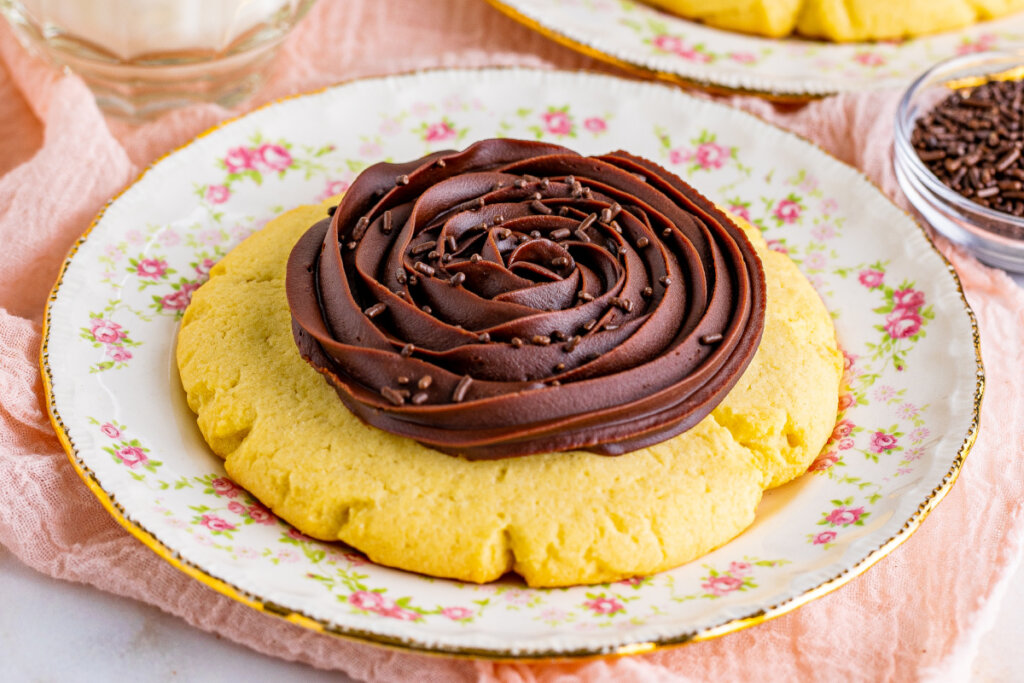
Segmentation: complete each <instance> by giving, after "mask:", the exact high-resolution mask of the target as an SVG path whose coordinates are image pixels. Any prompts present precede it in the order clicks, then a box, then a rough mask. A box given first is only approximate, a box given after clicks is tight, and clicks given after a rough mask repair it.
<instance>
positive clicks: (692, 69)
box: [488, 0, 1024, 99]
mask: <svg viewBox="0 0 1024 683" xmlns="http://www.w3.org/2000/svg"><path fill="white" fill-rule="evenodd" d="M488 1H489V2H490V3H491V4H492V5H494V6H496V7H498V8H499V9H500V10H502V11H503V12H505V13H506V14H508V15H509V16H511V17H512V18H514V19H516V20H518V21H520V22H522V23H524V24H526V25H527V26H529V27H531V28H533V29H536V30H538V31H540V32H541V33H543V34H545V35H546V36H548V37H549V38H552V39H554V40H557V41H558V42H560V43H563V44H566V45H568V46H569V47H572V48H573V49H576V50H578V51H580V52H584V53H586V54H588V55H590V56H591V57H595V58H597V59H603V60H605V61H610V62H613V63H615V64H618V65H619V66H623V67H626V68H627V69H630V68H631V69H634V70H640V71H641V72H642V73H643V74H644V75H647V76H649V77H654V78H660V79H662V80H669V81H673V82H677V83H684V84H688V85H696V86H698V87H704V88H709V89H712V90H715V89H717V90H727V91H749V92H754V93H760V94H764V95H768V96H775V97H779V98H783V99H791V98H794V99H805V98H809V97H819V96H822V95H831V94H834V93H839V92H856V91H862V90H874V89H880V88H893V87H899V86H906V85H907V83H909V82H910V81H911V80H912V79H913V78H915V77H917V76H918V75H920V74H921V72H923V71H924V70H925V69H927V68H928V67H930V66H932V65H933V64H935V63H936V62H939V61H941V60H943V59H946V58H948V57H952V56H954V55H957V54H966V53H969V52H981V51H984V50H995V49H1001V48H1006V47H1008V46H1012V45H1014V44H1016V45H1017V46H1019V44H1020V43H1021V42H1022V41H1024V12H1021V13H1018V14H1016V15H1012V16H1009V17H1006V18H1003V19H999V20H996V21H990V22H984V23H981V24H977V25H975V26H970V27H967V28H964V29H962V30H959V31H951V32H947V33H940V34H936V35H932V36H926V37H923V38H915V39H912V40H905V41H899V42H894V41H890V42H877V43H846V44H837V43H826V42H821V41H813V40H806V39H801V38H784V39H773V38H764V37H759V36H752V35H746V34H743V33H736V32H733V31H723V30H721V29H716V28H711V27H710V26H705V25H704V24H700V23H698V22H693V21H687V20H686V19H681V18H679V17H677V16H675V15H672V14H668V13H667V12H663V11H661V10H657V9H655V8H653V7H649V6H647V5H644V4H643V3H640V2H633V1H632V0H488Z"/></svg>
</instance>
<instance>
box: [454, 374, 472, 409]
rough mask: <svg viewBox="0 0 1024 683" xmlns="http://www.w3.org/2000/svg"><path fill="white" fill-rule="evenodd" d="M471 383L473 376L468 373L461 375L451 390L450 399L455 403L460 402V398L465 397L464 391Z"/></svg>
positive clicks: (467, 389)
mask: <svg viewBox="0 0 1024 683" xmlns="http://www.w3.org/2000/svg"><path fill="white" fill-rule="evenodd" d="M472 383H473V378H472V377H470V376H469V375H463V376H462V379H460V380H459V383H458V384H456V385H455V391H453V392H452V401H454V402H455V403H462V400H463V399H464V398H466V392H467V391H469V385H470V384H472Z"/></svg>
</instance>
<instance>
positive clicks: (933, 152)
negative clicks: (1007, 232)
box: [911, 81, 1024, 216]
mask: <svg viewBox="0 0 1024 683" xmlns="http://www.w3.org/2000/svg"><path fill="white" fill-rule="evenodd" d="M1022 123H1024V82H1022V81H990V82H987V83H983V84H982V85H979V86H977V87H973V88H964V89H961V90H957V91H955V92H953V94H951V95H950V96H949V97H947V98H946V99H945V100H943V101H942V102H940V103H939V104H938V105H937V106H936V107H935V108H934V109H932V110H931V111H930V112H928V113H927V114H926V115H924V116H923V117H921V118H920V119H918V120H917V125H916V126H915V128H914V132H913V134H912V135H911V143H912V144H913V145H914V148H915V149H916V150H917V156H918V157H919V158H920V159H921V161H923V162H925V164H927V166H928V168H929V170H931V172H932V173H934V174H935V176H936V177H937V178H938V179H939V180H941V181H942V183H943V184H944V185H946V187H949V188H950V189H952V190H955V191H956V192H958V193H960V194H961V195H962V196H964V197H967V198H968V199H972V200H973V201H975V202H976V203H978V204H981V205H982V206H985V207H989V208H993V209H996V210H997V211H1003V212H1005V213H1009V214H1013V215H1014V216H1024V158H1022V157H1021V149H1022V148H1024V129H1022Z"/></svg>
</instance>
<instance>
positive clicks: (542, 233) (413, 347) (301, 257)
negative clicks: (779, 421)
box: [287, 139, 765, 459]
mask: <svg viewBox="0 0 1024 683" xmlns="http://www.w3.org/2000/svg"><path fill="white" fill-rule="evenodd" d="M287 291H288V301H289V305H290V307H291V313H292V320H293V325H292V327H293V331H294V335H295V340H296V343H297V345H298V348H299V351H300V353H301V354H302V356H303V358H305V359H306V360H307V361H308V362H309V363H311V364H312V365H313V367H315V368H316V369H317V370H318V371H320V372H321V373H322V374H323V375H324V376H325V377H326V378H327V379H328V380H329V381H330V382H331V384H333V385H334V387H335V388H336V389H337V392H338V395H339V396H340V397H341V400H342V401H343V402H344V403H345V405H346V406H347V407H348V408H349V410H351V411H352V412H353V413H355V414H356V415H357V416H358V417H359V418H361V419H362V420H364V421H365V422H367V423H369V424H371V425H373V426H375V427H378V428H380V429H384V430H386V431H389V432H392V433H394V434H399V435H402V436H406V437H410V438H413V439H416V440H417V441H419V442H421V443H423V444H425V445H427V446H430V447H432V448H435V449H437V450H440V451H443V452H445V453H450V454H453V455H461V456H464V457H466V458H470V459H485V458H499V457H510V456H521V455H529V454H534V453H544V452H550V451H564V450H570V449H586V450H590V451H593V452H595V453H601V454H605V455H618V454H622V453H626V452H628V451H632V450H635V449H637V448H641V447H644V446H648V445H651V444H654V443H658V442H660V441H664V440H666V439H668V438H670V437H672V436H675V435H677V434H679V433H681V432H683V431H685V430H687V429H689V428H690V427H692V426H693V425H695V424H696V423H697V422H698V421H700V420H701V419H702V418H703V417H704V416H706V415H707V414H708V413H709V412H711V410H712V409H713V408H714V407H715V406H716V405H717V404H718V403H719V402H720V401H721V400H722V399H723V398H724V397H725V395H726V394H727V393H728V391H729V390H730V389H731V388H732V386H733V385H734V384H735V383H736V381H737V379H738V378H739V376H740V374H741V373H742V372H743V370H744V369H745V368H746V367H747V365H748V364H749V362H750V360H751V358H752V357H753V355H754V352H755V350H756V349H757V345H758V343H759V341H760V338H761V333H762V331H763V328H764V316H765V284H764V273H763V271H762V268H761V263H760V260H759V259H758V257H757V255H756V254H755V252H754V249H753V247H752V246H751V244H750V242H749V241H748V240H747V239H746V237H745V236H744V234H743V232H742V231H741V230H740V228H738V227H737V226H736V225H735V224H734V223H732V222H731V221H730V220H729V219H728V217H726V216H725V215H724V214H723V213H722V212H721V211H719V210H718V209H717V208H716V207H715V206H714V205H713V204H712V203H711V202H710V201H708V200H707V199H705V198H704V197H703V196H702V195H700V194H699V193H698V192H697V191H696V190H694V189H693V188H692V187H690V186H689V185H687V184H686V183H684V182H683V181H682V180H680V179H679V178H678V177H676V176H675V175H673V174H672V173H670V172H668V171H666V170H665V169H663V168H661V167H660V166H657V165H656V164H654V163H652V162H650V161H647V160H645V159H642V158H639V157H636V156H633V155H630V154H627V153H625V152H613V153H611V154H606V155H604V156H595V157H585V156H581V155H579V154H576V153H575V152H572V151H571V150H568V149H565V148H563V147H559V146H556V145H550V144H544V143H538V142H527V141H521V140H507V139H506V140H484V141H481V142H478V143H476V144H474V145H472V146H471V147H469V148H467V149H466V150H464V151H462V152H454V151H445V152H438V153H435V154H431V155H429V156H426V157H424V158H422V159H419V160H416V161H412V162H409V163H405V164H390V163H380V164H376V165H374V166H371V167H369V168H368V169H366V170H365V171H364V172H363V173H362V174H360V175H359V177H358V178H356V180H355V182H354V183H353V184H352V186H351V188H349V190H348V192H347V193H346V194H345V196H344V198H343V199H342V201H341V203H340V204H339V205H338V207H337V210H336V211H335V212H334V214H333V216H332V217H331V218H328V219H325V220H323V221H320V222H319V223H317V224H316V225H314V226H313V227H312V228H310V230H309V231H308V232H307V233H306V234H305V235H303V237H302V238H301V239H300V240H299V242H298V243H297V244H296V246H295V247H294V249H293V251H292V253H291V257H290V259H289V262H288V275H287Z"/></svg>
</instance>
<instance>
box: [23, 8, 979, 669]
mask: <svg viewBox="0 0 1024 683" xmlns="http://www.w3.org/2000/svg"><path fill="white" fill-rule="evenodd" d="M488 2H496V0H488ZM511 70H530V69H524V68H523V67H477V68H463V69H450V68H444V67H440V68H434V69H421V70H414V71H407V72H402V73H398V74H389V75H384V76H372V77H365V78H353V79H348V80H344V81H340V82H337V83H333V84H331V85H327V86H324V87H322V88H317V89H315V90H311V91H308V92H301V93H295V94H292V95H288V96H286V97H281V98H278V99H276V100H272V101H270V102H267V103H265V104H262V105H260V106H259V107H257V108H255V109H253V110H252V111H249V112H245V113H243V114H239V115H237V116H233V117H230V118H228V119H225V120H224V121H221V122H220V123H218V124H216V125H215V126H212V127H211V128H208V129H207V130H205V131H203V132H202V133H200V134H199V135H197V136H196V137H195V138H193V139H192V140H189V141H188V142H186V143H185V144H183V145H179V146H178V147H176V148H174V149H172V150H170V151H169V152H167V153H165V154H163V155H162V156H160V157H159V158H158V159H156V160H155V161H153V162H152V163H151V164H149V165H148V166H147V167H146V168H145V169H144V170H143V171H142V173H140V174H139V176H138V177H137V178H135V180H133V181H132V182H131V183H129V184H128V185H127V186H125V187H124V188H123V189H122V190H121V191H120V192H118V193H117V194H116V195H114V197H112V198H111V199H110V200H109V201H108V202H107V203H106V204H105V205H104V207H103V209H101V210H100V212H99V213H98V214H97V215H96V217H95V218H93V220H92V222H91V223H90V224H89V227H88V228H87V229H86V230H85V232H84V233H82V235H81V236H80V237H79V238H78V239H77V240H76V241H75V243H74V244H73V245H72V246H71V249H70V250H69V251H68V254H67V256H66V257H65V259H64V262H63V264H62V265H61V268H60V272H59V273H58V275H57V280H56V282H55V283H54V285H53V288H52V289H51V290H50V295H49V296H48V297H47V300H46V308H45V312H44V316H43V328H42V346H41V348H40V353H39V365H40V371H41V374H42V380H43V393H44V395H45V398H46V409H47V412H48V414H49V417H50V423H51V424H52V425H53V428H54V431H55V432H56V434H57V438H58V440H59V441H60V443H61V445H62V446H63V447H64V451H65V452H66V453H67V456H68V459H69V460H70V462H71V465H72V466H73V467H74V469H75V471H76V472H77V473H78V476H79V477H81V479H82V481H83V482H85V484H86V486H87V487H88V488H89V490H90V491H92V493H93V495H95V496H96V498H97V499H98V500H99V502H100V504H101V505H102V506H103V507H104V508H105V509H106V510H107V512H108V513H110V515H111V517H113V518H114V521H116V522H117V523H118V524H119V525H120V526H121V527H123V528H124V529H125V530H126V531H128V532H129V533H130V534H132V535H133V536H134V537H135V538H137V539H139V540H140V541H141V542H142V543H143V544H144V545H145V546H146V547H148V548H149V549H150V550H152V551H153V552H155V553H156V554H157V555H158V556H159V557H160V558H161V559H163V560H165V561H167V562H168V563H169V564H170V565H171V566H173V567H174V568H175V569H178V570H180V571H182V572H184V573H185V574H187V575H188V576H190V577H192V578H194V579H196V580H197V581H199V582H200V583H202V584H204V585H206V586H208V587H209V588H212V589H213V590H215V591H217V592H218V593H220V594H221V595H224V596H226V597H228V598H230V599H232V600H235V601H237V602H240V603H242V604H244V605H246V606H248V607H251V608H253V609H256V610H259V611H261V612H264V613H266V614H271V615H273V616H276V617H279V618H282V619H284V620H285V621H288V622H291V623H292V624H296V625H298V626H301V627H303V628H307V629H310V630H312V631H315V632H318V633H323V634H326V635H330V636H335V637H339V638H342V639H346V640H352V641H357V642H364V643H371V644H374V645H379V646H382V647H386V648H390V649H395V650H399V651H403V652H413V653H419V654H427V655H437V656H444V657H457V658H473V659H487V660H491V661H496V662H503V661H504V662H521V661H558V660H573V661H585V660H594V659H603V658H614V657H622V656H628V655H639V654H649V653H653V652H658V651H662V650H667V649H670V648H675V647H680V646H683V645H687V644H690V643H697V642H701V641H705V640H711V639H713V638H718V637H720V636H724V635H727V634H729V633H735V632H737V631H742V630H743V629H746V628H750V627H751V626H756V625H758V624H762V623H764V622H767V621H770V620H772V619H775V618H777V617H780V616H782V615H784V614H788V613H789V612H792V611H794V610H796V609H797V608H799V607H802V606H803V605H805V604H807V603H809V602H811V601H812V600H815V599H817V598H820V597H822V596H823V595H827V594H829V593H831V592H832V591H834V590H836V589H838V588H840V587H842V586H844V585H846V584H847V583H849V582H850V581H851V580H853V579H854V578H856V577H858V576H860V575H861V574H863V573H864V572H866V571H867V570H868V569H870V568H871V567H873V566H874V565H875V564H877V563H878V562H879V560H881V559H882V558H884V557H885V556H886V555H888V554H889V553H891V552H892V551H893V550H894V549H895V548H896V547H897V546H899V545H900V544H901V543H903V541H905V540H907V539H908V538H909V537H910V535H911V534H913V533H914V532H915V531H916V530H917V529H918V527H920V526H921V523H922V522H923V521H924V520H925V518H926V517H927V516H928V514H929V513H931V511H932V510H933V509H935V506H937V505H938V504H939V503H940V502H941V501H942V499H943V498H945V497H946V494H947V493H949V491H950V489H952V487H953V484H954V483H955V482H956V480H957V477H959V475H960V470H961V468H962V467H963V463H964V460H965V459H966V458H967V455H968V453H970V450H971V447H972V446H973V445H974V442H975V439H977V436H978V426H979V421H980V412H981V401H982V396H983V394H984V391H985V371H984V366H983V365H982V359H981V337H980V334H979V331H978V321H977V318H976V317H975V314H974V311H973V310H972V309H971V307H970V305H969V304H968V302H967V297H966V295H965V293H964V289H963V285H962V284H961V282H960V277H959V276H958V275H957V273H956V270H955V269H954V268H953V265H952V263H950V261H949V259H947V258H946V257H945V255H944V254H943V253H942V252H941V251H940V250H939V248H938V246H936V244H935V241H934V240H933V239H932V237H931V235H930V234H929V233H928V231H927V230H926V229H925V228H924V227H923V226H922V225H921V224H920V223H919V222H918V221H917V220H916V219H915V218H914V217H913V216H912V215H910V214H909V213H907V212H906V211H903V210H902V209H899V207H896V208H897V209H899V210H900V211H901V212H902V213H903V214H904V215H906V216H907V218H909V219H910V221H911V223H913V224H914V225H915V226H916V227H917V229H918V230H920V231H921V232H922V234H923V235H924V237H925V239H926V240H927V241H928V245H929V246H930V247H931V248H932V250H933V251H934V252H935V253H936V255H937V256H938V257H939V258H940V259H942V262H943V263H944V264H945V266H946V270H947V272H949V274H950V276H951V277H952V278H953V282H954V285H955V286H956V290H957V292H958V293H959V295H960V302H961V303H962V304H963V310H964V312H965V313H966V314H967V316H968V319H969V320H970V323H971V334H972V338H973V343H974V356H975V366H976V378H977V381H976V384H975V387H974V394H973V398H972V400H973V405H972V408H971V410H972V414H971V424H970V426H969V428H968V430H967V434H966V435H965V436H964V439H963V441H962V442H961V445H960V448H959V449H958V450H957V453H956V457H955V459H954V460H953V464H952V466H951V467H950V469H949V470H948V471H947V472H946V474H945V475H944V476H943V478H942V482H941V483H940V484H939V485H938V486H937V487H936V488H935V489H933V490H932V492H931V493H930V494H929V495H928V497H927V498H925V500H924V501H923V502H921V503H920V505H918V507H917V510H916V511H915V512H914V514H913V515H911V517H910V518H909V519H908V520H907V521H906V522H905V523H904V525H903V527H902V528H901V529H900V530H899V531H898V532H897V533H896V534H895V535H894V536H892V537H891V538H890V539H889V540H887V541H885V542H884V543H882V544H881V545H880V546H879V547H878V548H876V549H875V550H873V551H871V552H870V553H868V554H867V555H866V556H865V557H864V558H863V559H862V560H861V561H860V562H858V563H857V564H855V565H854V566H853V567H850V568H848V569H846V570H844V571H842V572H840V573H839V574H838V575H836V576H834V577H832V578H831V579H829V580H828V581H825V582H824V583H822V584H819V585H818V586H816V587H815V588H812V589H810V590H808V591H806V592H804V593H802V594H801V595H798V596H796V597H794V598H790V599H788V600H786V601H784V602H781V603H778V604H776V605H773V606H771V607H769V608H768V609H765V610H761V611H759V612H757V613H755V614H752V615H749V616H746V617H740V618H736V619H730V620H728V621H726V622H723V623H721V624H718V625H715V626H709V627H706V628H703V629H700V630H697V631H691V632H688V633H684V634H681V635H678V636H673V637H666V638H662V639H659V640H651V641H640V642H635V643H629V644H626V645H620V646H617V647H614V648H611V649H608V650H602V649H598V648H582V649H576V650H550V651H539V652H529V653H517V652H514V651H499V650H481V649H474V648H462V647H447V646H440V645H427V644H424V643H419V642H417V641H415V640H414V639H411V638H393V637H389V636H383V635H380V634H378V633H374V632H371V631H365V630H362V629H356V628H349V627H342V626H338V625H337V624H333V623H331V622H329V621H326V620H322V619H316V618H313V617H310V616H308V615H306V614H303V613H301V612H298V611H294V610H292V609H290V608H287V607H284V606H282V605H278V604H276V603H273V602H270V601H266V600H264V599H262V598H261V597H259V596H257V595H253V594H251V593H249V592H247V591H245V590H243V589H241V588H239V587H237V586H234V585H232V584H231V583H229V582H227V581H224V580H222V579H220V578H218V577H216V576H213V575H212V574H210V573H208V572H207V571H206V570H205V569H204V568H202V567H200V566H198V565H196V564H194V563H191V562H189V561H187V560H185V559H184V558H182V557H181V556H180V555H179V554H178V553H177V552H176V551H175V550H173V549H171V548H169V547H167V546H166V545H164V544H163V543H162V542H161V541H160V540H159V539H157V538H156V536H155V535H153V534H152V533H151V532H150V531H149V530H147V529H146V528H145V527H143V526H142V525H141V524H138V523H136V522H134V521H132V520H131V519H129V518H128V513H127V511H126V510H124V508H123V507H122V506H121V504H120V503H118V502H117V500H116V498H115V496H114V495H113V494H112V493H110V492H108V491H106V490H105V489H104V488H103V487H102V485H101V484H100V483H99V481H98V480H97V479H96V477H95V475H94V474H93V472H92V470H91V469H90V468H89V467H88V466H87V465H86V464H85V463H84V462H83V461H82V459H81V458H80V457H79V455H78V451H77V450H76V449H75V446H74V444H73V443H72V441H71V438H70V436H69V435H68V433H67V430H66V429H65V427H64V421H63V419H62V418H61V416H60V412H59V411H58V410H57V406H56V402H55V399H54V395H53V376H52V371H51V368H50V364H49V351H48V346H49V333H50V316H51V314H52V305H53V303H54V302H55V301H56V300H57V296H58V294H59V291H60V286H61V283H62V282H63V279H64V274H65V272H66V271H67V269H68V266H69V265H70V264H71V261H72V259H74V257H75V254H76V253H77V252H78V249H79V248H80V247H81V246H82V245H83V244H84V243H85V241H86V239H88V237H89V235H90V234H91V233H92V231H93V229H94V228H95V227H96V226H97V225H98V224H99V222H100V220H102V218H103V216H104V214H105V213H106V211H107V209H108V208H109V207H110V206H111V205H112V204H113V203H114V202H115V201H117V199H118V198H119V197H121V195H123V194H124V193H125V192H127V191H128V190H129V189H131V188H132V187H134V186H135V185H136V184H137V183H139V182H140V181H141V180H142V179H143V178H144V177H145V176H146V174H147V173H149V171H150V170H152V169H153V168H154V167H155V166H156V165H157V164H159V163H160V162H161V161H163V160H164V159H165V158H167V157H169V156H170V155H172V154H174V153H176V152H178V151H180V150H182V149H184V148H186V147H188V146H190V145H191V144H193V143H194V142H196V141H197V140H200V139H202V138H204V137H206V136H208V135H210V134H211V133H214V132H215V131H217V130H220V129H221V128H223V127H225V126H227V125H229V124H231V123H233V122H235V121H238V120H239V119H242V118H244V117H246V116H249V115H251V114H253V113H255V112H258V111H262V110H263V109H266V108H268V107H271V106H274V105H276V104H279V103H281V102H286V101H288V100H293V99H298V98H301V97H307V96H310V95H317V94H319V93H323V92H325V91H327V90H330V89H332V88H337V87H341V86H345V85H349V84H352V83H356V82H361V81H374V80H384V79H389V78H396V77H414V76H419V75H424V74H430V73H435V72H443V71H468V72H484V71H490V72H495V73H501V72H502V71H511ZM533 70H535V71H538V72H543V71H544V70H541V69H533ZM561 72H562V73H568V74H571V73H593V72H587V71H584V70H576V71H573V70H561ZM598 75H601V76H603V77H606V78H618V77H616V76H612V75H609V74H603V73H602V74H598ZM623 80H629V79H623ZM750 115H751V116H754V117H755V118H757V119H759V120H760V121H761V122H762V123H765V124H766V125H769V126H772V127H774V128H779V126H776V125H775V124H773V123H771V122H769V121H766V120H764V119H761V118H760V117H758V116H756V115H753V114H750ZM780 130H782V132H783V133H785V134H787V135H792V136H794V137H796V138H798V139H799V140H801V141H802V142H805V143H807V144H809V145H811V146H812V147H814V148H815V149H816V150H818V151H819V152H821V153H823V154H825V155H826V156H829V157H832V158H833V159H834V160H835V161H838V162H839V163H842V164H844V165H846V166H849V164H845V162H842V161H840V160H839V159H838V158H836V157H835V156H834V155H832V154H830V153H829V152H828V151H826V150H824V149H823V148H822V147H821V146H820V145H818V144H817V143H815V142H814V141H813V140H809V139H807V138H805V137H803V136H801V135H798V134H796V133H792V132H790V131H788V130H785V129H781V128H780ZM851 168H852V167H851ZM853 170H854V171H856V172H857V174H858V175H860V176H861V177H862V178H863V179H864V180H865V181H867V182H868V183H869V184H870V185H871V186H872V187H874V189H875V190H876V191H878V193H879V195H881V197H882V198H883V199H884V200H885V201H887V202H890V203H892V202H891V201H890V200H889V198H888V197H886V196H885V194H884V193H883V192H882V191H881V189H880V188H879V187H878V186H877V185H876V184H875V183H874V182H873V181H872V180H871V179H870V178H868V177H867V176H866V175H865V174H864V173H863V172H861V171H860V170H859V169H856V168H854V169H853ZM894 206H895V204H894Z"/></svg>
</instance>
